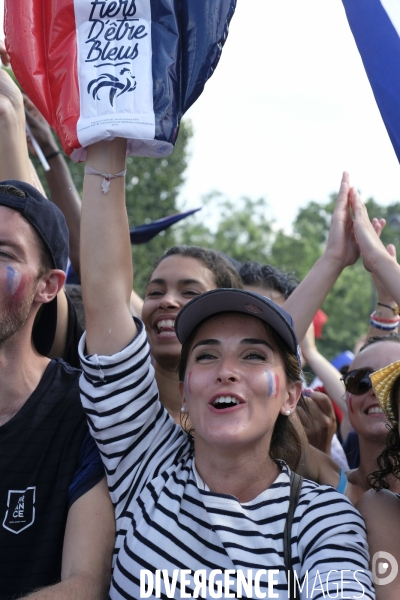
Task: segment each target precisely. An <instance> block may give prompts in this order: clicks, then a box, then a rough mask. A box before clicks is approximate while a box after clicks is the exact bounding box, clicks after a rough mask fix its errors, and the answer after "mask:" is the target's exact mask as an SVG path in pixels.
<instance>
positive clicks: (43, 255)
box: [0, 185, 54, 279]
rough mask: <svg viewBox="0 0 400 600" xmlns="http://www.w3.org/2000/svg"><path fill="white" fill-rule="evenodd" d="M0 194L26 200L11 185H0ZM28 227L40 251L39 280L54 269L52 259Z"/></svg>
mask: <svg viewBox="0 0 400 600" xmlns="http://www.w3.org/2000/svg"><path fill="white" fill-rule="evenodd" d="M0 194H8V195H9V196H15V197H16V198H26V197H27V194H26V192H24V190H20V189H19V188H17V187H15V186H13V185H0ZM22 216H23V215H22ZM29 225H30V227H31V228H32V231H33V232H34V233H35V236H36V240H37V242H38V246H39V251H40V255H39V272H38V275H37V277H38V279H40V277H42V275H44V274H45V273H47V271H50V269H54V264H53V261H52V258H51V256H50V252H49V250H48V249H47V248H46V245H45V243H44V241H43V240H42V238H41V237H40V235H39V234H38V232H37V231H36V229H35V228H34V227H32V225H31V224H30V223H29Z"/></svg>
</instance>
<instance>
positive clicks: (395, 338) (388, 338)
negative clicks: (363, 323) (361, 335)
mask: <svg viewBox="0 0 400 600" xmlns="http://www.w3.org/2000/svg"><path fill="white" fill-rule="evenodd" d="M379 342H399V343H400V335H399V334H398V333H388V334H387V335H382V336H380V335H374V336H373V337H370V338H368V339H367V341H366V342H365V344H364V346H361V348H360V350H359V351H358V353H359V354H360V352H362V351H363V350H365V348H368V347H369V346H372V344H378V343H379Z"/></svg>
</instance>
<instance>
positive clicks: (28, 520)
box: [3, 487, 36, 533]
mask: <svg viewBox="0 0 400 600" xmlns="http://www.w3.org/2000/svg"><path fill="white" fill-rule="evenodd" d="M35 497H36V487H28V488H26V490H8V499H7V511H6V515H5V517H4V521H3V527H4V528H5V529H8V531H11V532H12V533H21V531H23V530H24V529H27V528H28V527H30V525H32V523H33V522H34V521H35Z"/></svg>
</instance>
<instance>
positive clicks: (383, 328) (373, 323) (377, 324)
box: [369, 319, 398, 331]
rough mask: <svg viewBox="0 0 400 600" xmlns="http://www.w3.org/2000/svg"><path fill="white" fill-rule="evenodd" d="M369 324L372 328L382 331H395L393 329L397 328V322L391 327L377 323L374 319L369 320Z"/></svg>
mask: <svg viewBox="0 0 400 600" xmlns="http://www.w3.org/2000/svg"><path fill="white" fill-rule="evenodd" d="M369 322H370V324H371V325H372V327H375V329H381V330H382V331H395V329H397V327H398V321H396V323H392V324H391V325H390V324H382V323H378V322H377V321H375V320H374V319H370V321H369Z"/></svg>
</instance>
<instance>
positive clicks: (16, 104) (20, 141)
mask: <svg viewBox="0 0 400 600" xmlns="http://www.w3.org/2000/svg"><path fill="white" fill-rule="evenodd" d="M0 58H1V61H2V63H3V64H4V65H6V66H8V65H9V57H8V54H7V52H6V50H5V47H4V43H3V42H2V41H0ZM0 134H1V142H0V181H4V180H6V179H17V180H20V181H26V182H27V183H30V184H31V185H35V184H36V181H34V176H33V171H32V168H31V163H30V160H29V155H28V148H27V145H26V132H25V112H24V103H23V98H22V94H21V92H20V90H19V89H18V87H17V86H16V85H15V83H14V82H13V80H12V79H11V77H10V75H9V74H8V73H7V72H6V71H5V70H4V69H1V68H0ZM35 187H37V186H36V185H35Z"/></svg>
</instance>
